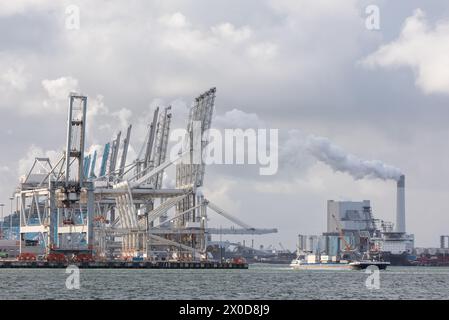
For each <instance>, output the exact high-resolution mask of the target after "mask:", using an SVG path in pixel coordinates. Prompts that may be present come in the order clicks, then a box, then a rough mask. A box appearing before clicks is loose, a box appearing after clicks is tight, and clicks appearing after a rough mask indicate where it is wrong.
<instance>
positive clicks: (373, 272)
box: [365, 265, 380, 290]
mask: <svg viewBox="0 0 449 320" xmlns="http://www.w3.org/2000/svg"><path fill="white" fill-rule="evenodd" d="M365 273H367V274H369V276H368V278H367V279H366V281H365V286H366V288H367V289H368V290H374V289H376V290H378V289H380V271H379V267H377V266H373V265H371V266H368V267H367V268H366V270H365Z"/></svg>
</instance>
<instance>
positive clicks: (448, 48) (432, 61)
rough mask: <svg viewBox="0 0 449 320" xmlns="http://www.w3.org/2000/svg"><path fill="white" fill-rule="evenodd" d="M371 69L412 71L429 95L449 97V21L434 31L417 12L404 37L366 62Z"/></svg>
mask: <svg viewBox="0 0 449 320" xmlns="http://www.w3.org/2000/svg"><path fill="white" fill-rule="evenodd" d="M363 64H364V65H366V66H368V67H372V68H373V67H377V66H378V67H384V68H398V67H410V68H411V69H412V70H413V72H414V74H415V81H416V85H417V86H418V87H419V88H420V89H421V90H422V91H423V92H424V93H426V94H431V93H446V94H448V93H449V69H448V68H447V66H448V65H449V20H443V21H439V22H437V23H436V24H435V26H434V27H433V26H432V25H431V24H430V23H429V22H428V21H427V20H426V16H425V13H424V12H423V11H422V10H420V9H417V10H415V12H414V14H413V15H412V16H410V17H408V18H407V19H406V20H405V23H404V25H403V28H402V31H401V34H400V35H399V37H398V38H397V39H395V40H394V41H392V42H390V43H388V44H385V45H383V46H381V47H380V48H379V49H378V50H377V51H376V52H374V53H372V54H371V55H369V56H368V57H367V58H365V59H364V60H363Z"/></svg>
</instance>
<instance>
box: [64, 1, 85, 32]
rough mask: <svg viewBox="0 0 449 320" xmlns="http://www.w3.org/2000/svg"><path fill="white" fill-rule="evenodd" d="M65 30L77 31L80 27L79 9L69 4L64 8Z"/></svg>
mask: <svg viewBox="0 0 449 320" xmlns="http://www.w3.org/2000/svg"><path fill="white" fill-rule="evenodd" d="M65 15H66V17H65V28H66V29H67V30H79V29H80V27H81V20H80V8H79V7H78V6H77V5H74V4H71V5H69V6H67V7H66V8H65Z"/></svg>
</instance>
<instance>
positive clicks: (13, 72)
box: [0, 64, 31, 91]
mask: <svg viewBox="0 0 449 320" xmlns="http://www.w3.org/2000/svg"><path fill="white" fill-rule="evenodd" d="M30 80H31V75H30V74H29V73H26V72H25V67H24V65H23V64H18V65H13V66H11V67H10V68H8V69H7V70H6V71H5V72H4V73H3V74H1V75H0V83H1V84H3V85H2V86H3V88H4V89H7V88H11V89H13V90H18V91H24V90H25V89H26V87H27V84H28V82H29V81H30Z"/></svg>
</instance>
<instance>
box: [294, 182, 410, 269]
mask: <svg viewBox="0 0 449 320" xmlns="http://www.w3.org/2000/svg"><path fill="white" fill-rule="evenodd" d="M297 247H298V251H300V252H311V253H320V254H325V255H330V256H336V255H344V254H345V253H348V252H354V251H355V252H358V253H360V254H363V253H370V254H371V255H377V256H379V257H380V258H381V259H383V260H386V261H389V262H391V263H392V264H393V265H395V264H396V265H409V264H410V263H411V260H413V258H412V254H413V253H414V236H413V235H410V234H407V233H406V230H405V177H404V176H403V175H402V176H401V177H400V178H399V180H398V181H397V200H396V223H395V224H393V223H390V222H387V221H383V220H380V219H376V218H375V217H374V216H373V213H372V208H371V203H370V201H369V200H363V201H334V200H328V202H327V230H326V232H324V233H323V234H322V235H320V236H316V235H315V236H310V235H299V236H298V245H297Z"/></svg>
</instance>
